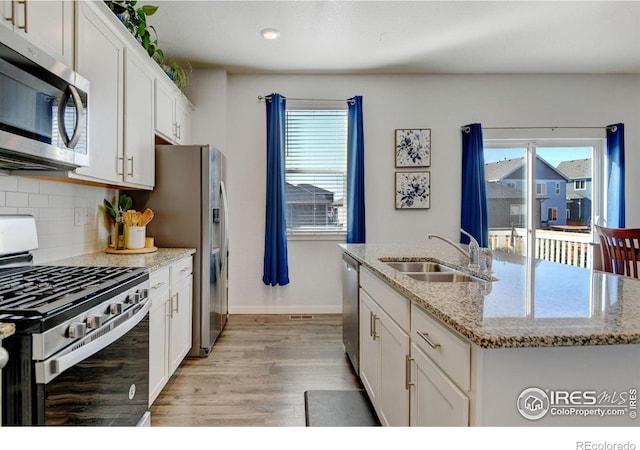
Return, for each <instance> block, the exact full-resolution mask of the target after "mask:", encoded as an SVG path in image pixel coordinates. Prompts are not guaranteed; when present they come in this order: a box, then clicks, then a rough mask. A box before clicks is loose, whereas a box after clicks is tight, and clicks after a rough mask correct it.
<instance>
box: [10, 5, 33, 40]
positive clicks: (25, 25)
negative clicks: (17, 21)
mask: <svg viewBox="0 0 640 450" xmlns="http://www.w3.org/2000/svg"><path fill="white" fill-rule="evenodd" d="M11 3H12V5H11V10H12V11H11V13H12V15H13V2H11ZM18 4H19V5H22V7H23V10H24V24H23V25H18V28H20V29H21V30H24V32H25V33H28V32H29V30H28V29H27V0H18Z"/></svg>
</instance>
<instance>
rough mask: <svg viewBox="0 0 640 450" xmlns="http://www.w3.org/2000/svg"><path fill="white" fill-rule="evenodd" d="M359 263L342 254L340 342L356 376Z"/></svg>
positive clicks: (358, 369) (357, 364)
mask: <svg viewBox="0 0 640 450" xmlns="http://www.w3.org/2000/svg"><path fill="white" fill-rule="evenodd" d="M359 274H360V263H358V261H356V260H355V259H353V258H352V257H351V256H349V255H347V254H346V253H343V254H342V341H343V343H344V350H345V352H346V353H347V356H348V357H349V360H350V361H351V365H352V366H353V369H354V370H355V371H356V374H358V375H360V344H359V337H358V330H359V325H358V323H359V322H358V316H359V306H358V298H359V296H358V288H359V285H360V280H359Z"/></svg>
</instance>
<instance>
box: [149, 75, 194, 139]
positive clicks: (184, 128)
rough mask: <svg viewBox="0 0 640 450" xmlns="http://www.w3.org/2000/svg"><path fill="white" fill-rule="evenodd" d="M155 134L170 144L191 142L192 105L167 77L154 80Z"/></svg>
mask: <svg viewBox="0 0 640 450" xmlns="http://www.w3.org/2000/svg"><path fill="white" fill-rule="evenodd" d="M155 101H156V105H155V125H156V134H157V135H158V136H160V137H161V138H162V139H164V140H166V141H167V142H169V143H171V144H190V143H191V112H192V111H193V106H192V105H191V103H190V102H189V100H187V99H186V98H185V97H184V95H182V93H181V92H180V90H179V89H178V88H177V87H176V86H175V85H174V84H173V83H172V82H171V81H170V80H169V78H167V77H158V78H156V82H155Z"/></svg>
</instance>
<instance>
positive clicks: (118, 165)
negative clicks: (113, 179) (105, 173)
mask: <svg viewBox="0 0 640 450" xmlns="http://www.w3.org/2000/svg"><path fill="white" fill-rule="evenodd" d="M116 159H117V162H116V168H117V169H120V168H122V172H120V170H118V176H124V157H122V156H118V157H117V158H116Z"/></svg>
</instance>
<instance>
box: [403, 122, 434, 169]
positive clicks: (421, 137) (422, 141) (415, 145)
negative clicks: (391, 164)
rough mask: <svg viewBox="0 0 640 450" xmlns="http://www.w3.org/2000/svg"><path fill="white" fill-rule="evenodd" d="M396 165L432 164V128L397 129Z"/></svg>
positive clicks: (421, 165)
mask: <svg viewBox="0 0 640 450" xmlns="http://www.w3.org/2000/svg"><path fill="white" fill-rule="evenodd" d="M395 156H396V167H429V166H431V130H430V129H428V128H422V129H402V130H396V155H395Z"/></svg>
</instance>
